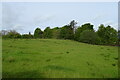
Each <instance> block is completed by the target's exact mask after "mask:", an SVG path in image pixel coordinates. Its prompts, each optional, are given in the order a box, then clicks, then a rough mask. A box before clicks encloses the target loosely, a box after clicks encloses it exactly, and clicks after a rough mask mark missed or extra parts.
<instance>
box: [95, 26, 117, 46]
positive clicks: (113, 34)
mask: <svg viewBox="0 0 120 80" xmlns="http://www.w3.org/2000/svg"><path fill="white" fill-rule="evenodd" d="M97 34H98V36H99V37H100V39H101V44H116V42H117V40H118V35H117V31H116V30H115V29H114V28H112V27H111V26H109V25H108V26H107V27H105V26H104V25H103V24H102V25H100V26H99V29H98V31H97Z"/></svg>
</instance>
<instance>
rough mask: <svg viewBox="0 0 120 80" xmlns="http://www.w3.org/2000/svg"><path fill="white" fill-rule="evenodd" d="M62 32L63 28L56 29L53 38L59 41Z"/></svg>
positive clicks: (53, 31)
mask: <svg viewBox="0 0 120 80" xmlns="http://www.w3.org/2000/svg"><path fill="white" fill-rule="evenodd" d="M60 30H61V28H58V27H55V28H53V29H52V38H55V39H59V38H60Z"/></svg>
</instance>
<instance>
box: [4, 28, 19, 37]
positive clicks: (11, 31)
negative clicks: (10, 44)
mask: <svg viewBox="0 0 120 80" xmlns="http://www.w3.org/2000/svg"><path fill="white" fill-rule="evenodd" d="M5 38H14V39H15V38H21V35H20V33H18V32H16V31H15V30H10V31H8V33H7V34H6V35H5Z"/></svg>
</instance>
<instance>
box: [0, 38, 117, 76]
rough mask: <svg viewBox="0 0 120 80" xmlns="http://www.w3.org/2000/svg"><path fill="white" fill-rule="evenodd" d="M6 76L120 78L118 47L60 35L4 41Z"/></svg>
mask: <svg viewBox="0 0 120 80" xmlns="http://www.w3.org/2000/svg"><path fill="white" fill-rule="evenodd" d="M2 43H3V44H2V47H3V48H2V60H3V78H117V77H118V67H117V66H118V64H117V63H118V48H117V47H112V46H99V45H90V44H85V43H80V42H76V41H71V40H56V39H32V40H30V39H28V40H26V39H18V40H13V39H8V40H3V41H2Z"/></svg>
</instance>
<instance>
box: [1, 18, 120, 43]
mask: <svg viewBox="0 0 120 80" xmlns="http://www.w3.org/2000/svg"><path fill="white" fill-rule="evenodd" d="M76 24H77V22H76V21H75V20H72V21H71V22H70V23H69V24H68V25H64V26H63V27H55V28H50V27H46V28H45V29H44V31H42V30H41V29H40V28H36V29H35V30H34V34H31V33H30V32H29V33H28V34H22V35H21V34H20V33H18V32H16V31H15V30H10V31H6V30H2V31H1V35H2V38H4V39H6V38H14V39H18V38H20V39H33V38H34V39H37V38H44V39H52V38H53V39H69V40H75V41H79V42H83V43H89V44H96V45H116V44H118V39H119V38H120V37H118V33H120V31H118V32H117V30H115V29H114V28H112V27H111V26H109V25H108V26H104V25H103V24H101V25H100V26H99V28H98V30H97V31H95V30H94V28H93V26H94V25H91V24H90V23H85V24H83V25H81V26H78V27H76Z"/></svg>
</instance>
